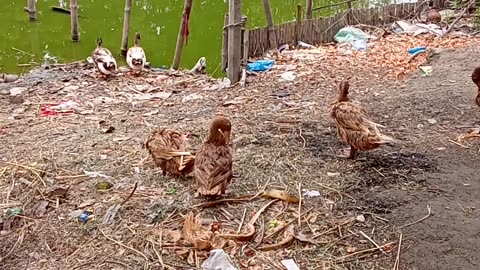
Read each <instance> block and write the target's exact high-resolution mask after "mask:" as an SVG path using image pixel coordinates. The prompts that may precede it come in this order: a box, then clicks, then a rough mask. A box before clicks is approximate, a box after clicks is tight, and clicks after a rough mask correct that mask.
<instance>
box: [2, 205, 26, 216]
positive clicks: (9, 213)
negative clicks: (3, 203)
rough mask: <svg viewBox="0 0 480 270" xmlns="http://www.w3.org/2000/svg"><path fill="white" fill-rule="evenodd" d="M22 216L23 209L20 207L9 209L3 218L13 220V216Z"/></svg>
mask: <svg viewBox="0 0 480 270" xmlns="http://www.w3.org/2000/svg"><path fill="white" fill-rule="evenodd" d="M21 214H23V209H22V208H20V207H14V208H9V209H7V211H6V212H5V218H13V217H15V216H18V215H21Z"/></svg>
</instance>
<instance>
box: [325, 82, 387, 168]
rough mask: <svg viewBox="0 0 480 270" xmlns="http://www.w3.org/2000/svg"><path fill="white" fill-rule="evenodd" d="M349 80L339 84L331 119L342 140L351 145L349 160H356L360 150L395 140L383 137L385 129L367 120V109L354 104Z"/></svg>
mask: <svg viewBox="0 0 480 270" xmlns="http://www.w3.org/2000/svg"><path fill="white" fill-rule="evenodd" d="M349 88H350V84H349V82H348V80H346V81H341V82H340V83H339V84H338V94H337V99H336V100H335V101H333V102H332V103H331V104H330V117H331V119H332V120H333V122H334V123H335V125H336V127H337V133H338V136H339V137H340V139H341V140H342V141H343V142H345V143H347V144H349V145H350V155H349V156H348V159H355V154H356V152H357V151H358V150H361V151H367V150H372V149H376V148H378V147H379V146H381V145H383V144H388V143H393V138H392V137H390V136H386V135H383V134H382V133H381V132H380V131H379V129H378V127H383V126H382V125H379V124H377V123H374V122H372V121H371V120H369V119H368V118H367V113H366V111H365V109H363V108H362V107H360V106H358V105H356V104H354V103H353V102H352V101H351V100H350V99H349V97H348V90H349Z"/></svg>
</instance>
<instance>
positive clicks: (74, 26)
mask: <svg viewBox="0 0 480 270" xmlns="http://www.w3.org/2000/svg"><path fill="white" fill-rule="evenodd" d="M70 23H71V32H72V40H73V41H78V39H79V35H78V5H77V0H70Z"/></svg>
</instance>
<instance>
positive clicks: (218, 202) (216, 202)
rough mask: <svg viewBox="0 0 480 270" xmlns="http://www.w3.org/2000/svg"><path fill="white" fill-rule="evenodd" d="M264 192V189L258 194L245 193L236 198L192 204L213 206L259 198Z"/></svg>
mask: <svg viewBox="0 0 480 270" xmlns="http://www.w3.org/2000/svg"><path fill="white" fill-rule="evenodd" d="M262 194H263V190H262V191H260V192H258V193H257V194H254V195H243V196H239V197H236V198H228V199H221V200H217V201H212V202H204V203H199V204H196V205H194V206H192V207H193V208H197V207H203V208H205V207H212V206H214V205H217V204H221V203H225V202H243V201H251V200H253V199H255V198H257V197H258V196H260V195H262Z"/></svg>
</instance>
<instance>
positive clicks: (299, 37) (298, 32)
mask: <svg viewBox="0 0 480 270" xmlns="http://www.w3.org/2000/svg"><path fill="white" fill-rule="evenodd" d="M302 30H303V27H302V5H300V4H298V5H297V25H296V27H295V33H296V39H297V40H296V42H295V43H298V42H299V41H300V40H302V32H303V31H302Z"/></svg>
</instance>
